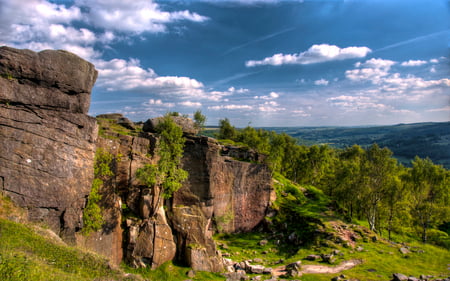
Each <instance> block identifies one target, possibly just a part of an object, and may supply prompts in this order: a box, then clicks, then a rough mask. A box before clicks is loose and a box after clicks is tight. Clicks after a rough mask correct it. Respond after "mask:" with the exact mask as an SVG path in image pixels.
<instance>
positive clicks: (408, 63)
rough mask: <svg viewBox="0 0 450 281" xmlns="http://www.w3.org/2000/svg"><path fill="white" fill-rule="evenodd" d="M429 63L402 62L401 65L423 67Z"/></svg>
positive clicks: (422, 61)
mask: <svg viewBox="0 0 450 281" xmlns="http://www.w3.org/2000/svg"><path fill="white" fill-rule="evenodd" d="M427 63H428V62H427V61H425V60H409V61H404V62H402V63H401V64H400V65H401V66H421V65H424V64H427Z"/></svg>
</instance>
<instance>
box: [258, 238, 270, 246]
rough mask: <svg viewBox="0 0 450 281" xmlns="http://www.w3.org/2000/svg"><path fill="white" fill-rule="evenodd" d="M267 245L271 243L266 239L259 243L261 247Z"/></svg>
mask: <svg viewBox="0 0 450 281" xmlns="http://www.w3.org/2000/svg"><path fill="white" fill-rule="evenodd" d="M267 243H269V241H267V240H266V239H263V240H261V241H259V245H260V246H265V245H267Z"/></svg>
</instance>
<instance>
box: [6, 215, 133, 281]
mask: <svg viewBox="0 0 450 281" xmlns="http://www.w3.org/2000/svg"><path fill="white" fill-rule="evenodd" d="M0 237H1V239H0V279H1V280H5V281H7V280H9V281H13V280H14V281H16V280H17V281H19V280H30V281H40V280H55V281H56V280H74V281H75V280H94V279H95V280H100V279H101V280H124V279H125V278H123V277H122V275H121V274H120V272H118V271H114V270H111V269H109V266H108V263H107V261H106V260H105V259H104V258H100V257H98V256H94V255H93V254H89V253H85V252H82V251H80V250H77V249H75V248H71V247H67V246H62V245H58V244H55V243H54V242H52V241H51V240H50V239H48V238H44V237H43V236H39V235H38V234H36V233H35V232H34V231H33V230H32V228H31V227H28V226H25V225H21V224H18V223H14V222H11V221H7V220H3V219H0Z"/></svg>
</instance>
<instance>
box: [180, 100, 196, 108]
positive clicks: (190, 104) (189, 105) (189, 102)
mask: <svg viewBox="0 0 450 281" xmlns="http://www.w3.org/2000/svg"><path fill="white" fill-rule="evenodd" d="M178 105H182V106H186V107H201V106H202V104H201V103H200V102H192V101H184V102H179V103H178Z"/></svg>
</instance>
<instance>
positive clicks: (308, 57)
mask: <svg viewBox="0 0 450 281" xmlns="http://www.w3.org/2000/svg"><path fill="white" fill-rule="evenodd" d="M370 52H371V50H370V49H369V48H367V47H347V48H340V47H338V46H335V45H328V44H321V45H313V46H311V47H310V48H309V49H308V50H306V51H304V52H302V53H298V54H281V53H280V54H275V55H273V56H271V57H267V58H265V59H262V60H249V61H247V62H246V63H245V65H246V66H247V67H255V66H260V65H284V64H313V63H322V62H327V61H334V60H345V59H352V58H363V57H365V56H367V54H369V53H370Z"/></svg>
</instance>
